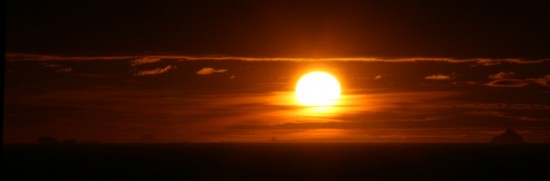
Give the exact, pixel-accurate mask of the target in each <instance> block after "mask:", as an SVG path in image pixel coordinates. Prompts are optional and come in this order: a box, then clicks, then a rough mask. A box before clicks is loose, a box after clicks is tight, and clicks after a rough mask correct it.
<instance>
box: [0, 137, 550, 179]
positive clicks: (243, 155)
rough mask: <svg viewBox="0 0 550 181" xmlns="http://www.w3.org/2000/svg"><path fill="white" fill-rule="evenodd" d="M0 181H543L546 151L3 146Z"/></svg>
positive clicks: (549, 153)
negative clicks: (0, 178)
mask: <svg viewBox="0 0 550 181" xmlns="http://www.w3.org/2000/svg"><path fill="white" fill-rule="evenodd" d="M2 154H3V155H2V180H27V179H41V180H136V179H138V180H479V179H484V180H502V179H504V180H510V179H520V180H550V144H523V145H492V144H416V143H415V144H412V143H411V144H397V143H391V144H382V143H380V144H378V143H186V144H90V145H80V144H75V145H32V144H28V145H23V144H5V145H3V153H2Z"/></svg>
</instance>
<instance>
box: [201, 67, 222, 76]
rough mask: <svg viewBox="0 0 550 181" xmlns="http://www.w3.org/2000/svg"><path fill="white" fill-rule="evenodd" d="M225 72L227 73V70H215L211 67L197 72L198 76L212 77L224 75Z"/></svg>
mask: <svg viewBox="0 0 550 181" xmlns="http://www.w3.org/2000/svg"><path fill="white" fill-rule="evenodd" d="M224 72H227V69H215V68H211V67H204V68H202V69H200V70H199V71H197V74H198V75H210V74H215V73H224Z"/></svg>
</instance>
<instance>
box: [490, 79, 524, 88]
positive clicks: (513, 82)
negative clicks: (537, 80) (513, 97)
mask: <svg viewBox="0 0 550 181" xmlns="http://www.w3.org/2000/svg"><path fill="white" fill-rule="evenodd" d="M531 82H532V81H529V80H523V79H498V80H494V81H491V82H489V83H487V84H485V85H487V86H489V87H523V86H526V85H528V84H530V83H531Z"/></svg>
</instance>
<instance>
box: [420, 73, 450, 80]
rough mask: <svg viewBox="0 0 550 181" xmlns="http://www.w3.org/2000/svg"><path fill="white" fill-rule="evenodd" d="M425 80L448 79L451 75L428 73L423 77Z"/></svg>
mask: <svg viewBox="0 0 550 181" xmlns="http://www.w3.org/2000/svg"><path fill="white" fill-rule="evenodd" d="M424 79H426V80H449V79H451V77H450V76H449V75H442V74H436V75H430V76H426V77H424Z"/></svg>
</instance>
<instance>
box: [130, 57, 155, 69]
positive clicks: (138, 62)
mask: <svg viewBox="0 0 550 181" xmlns="http://www.w3.org/2000/svg"><path fill="white" fill-rule="evenodd" d="M158 61H160V58H157V57H143V58H138V59H136V60H134V61H132V64H131V66H132V67H136V66H139V65H143V64H150V63H155V62H158Z"/></svg>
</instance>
